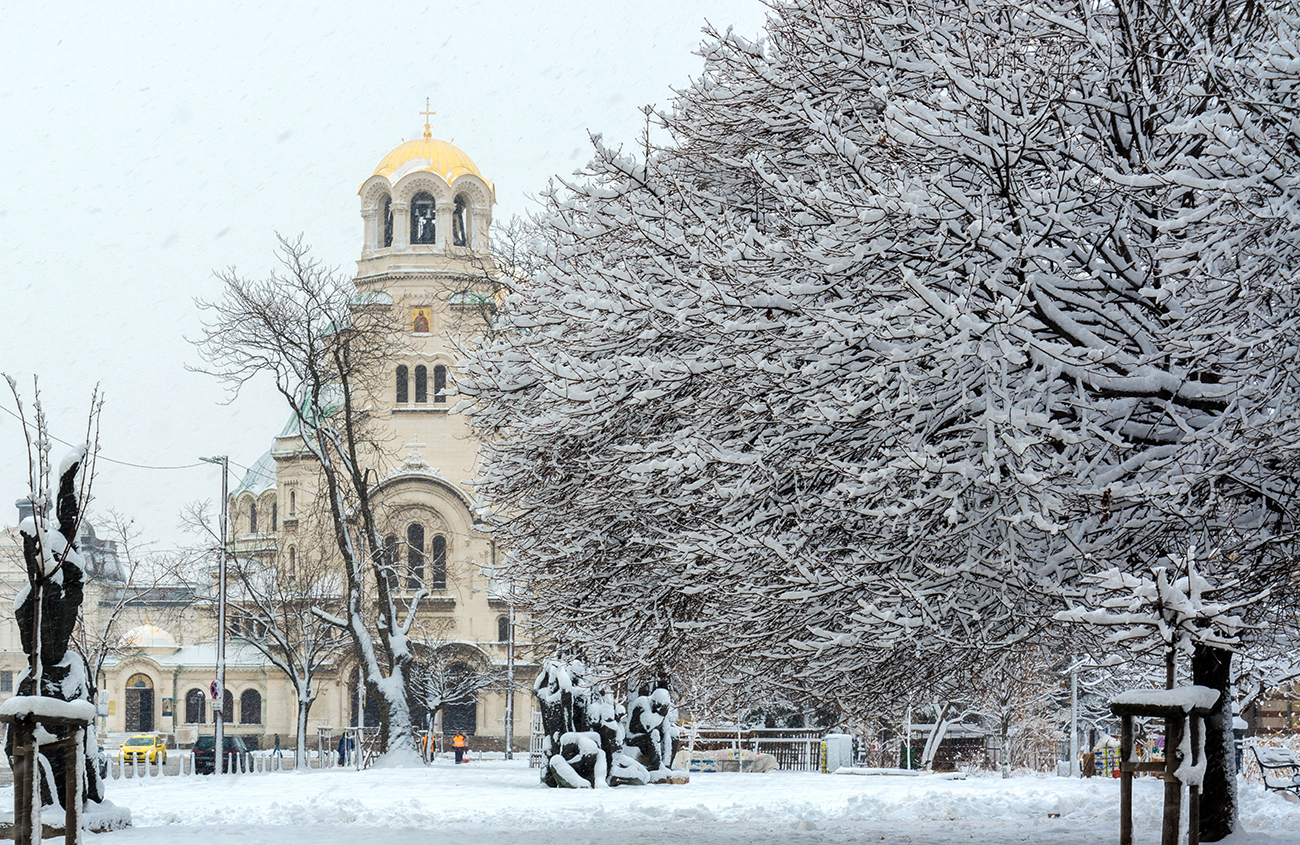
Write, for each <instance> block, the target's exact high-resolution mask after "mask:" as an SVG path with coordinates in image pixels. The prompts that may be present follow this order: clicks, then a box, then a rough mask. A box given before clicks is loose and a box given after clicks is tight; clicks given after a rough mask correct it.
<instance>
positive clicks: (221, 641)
mask: <svg viewBox="0 0 1300 845" xmlns="http://www.w3.org/2000/svg"><path fill="white" fill-rule="evenodd" d="M199 460H201V461H204V462H206V463H209V464H220V465H221V549H220V551H219V552H218V553H217V694H216V706H215V707H214V709H215V710H216V713H215V715H216V720H215V721H216V726H217V728H216V735H215V736H214V737H213V748H212V752H213V756H212V774H213V776H220V775H221V773H222V769H223V768H224V766H223V763H225V756H226V755H225V751H226V746H225V737H226V724H225V722H226V525H227V524H228V523H229V521H230V520H229V514H228V513H227V511H228V504H227V502H228V499H229V492H228V491H229V485H230V480H229V479H230V457H229V456H228V455H218V456H216V457H213V458H199Z"/></svg>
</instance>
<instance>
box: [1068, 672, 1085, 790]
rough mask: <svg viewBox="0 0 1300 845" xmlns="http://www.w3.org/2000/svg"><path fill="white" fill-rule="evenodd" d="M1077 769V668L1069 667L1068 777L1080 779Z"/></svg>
mask: <svg viewBox="0 0 1300 845" xmlns="http://www.w3.org/2000/svg"><path fill="white" fill-rule="evenodd" d="M1082 776H1083V772H1082V771H1081V770H1080V767H1079V667H1078V666H1071V667H1070V777H1072V778H1073V777H1082Z"/></svg>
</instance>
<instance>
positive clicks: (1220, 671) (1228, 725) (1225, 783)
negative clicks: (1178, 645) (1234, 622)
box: [1192, 644, 1237, 842]
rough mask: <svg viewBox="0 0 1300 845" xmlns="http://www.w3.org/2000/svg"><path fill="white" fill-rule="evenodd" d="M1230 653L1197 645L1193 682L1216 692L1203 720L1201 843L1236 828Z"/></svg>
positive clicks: (1220, 836)
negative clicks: (1208, 712) (1213, 704)
mask: <svg viewBox="0 0 1300 845" xmlns="http://www.w3.org/2000/svg"><path fill="white" fill-rule="evenodd" d="M1231 666H1232V652H1230V651H1224V650H1223V649H1218V648H1209V647H1206V646H1203V645H1200V644H1197V646H1196V650H1195V651H1194V652H1193V653H1192V683H1194V684H1197V685H1199V686H1203V687H1209V688H1210V689H1214V690H1218V691H1219V702H1218V704H1217V705H1216V706H1215V708H1214V712H1213V713H1211V714H1210V716H1209V718H1207V719H1206V720H1205V782H1204V784H1203V785H1202V786H1201V824H1200V832H1201V841H1202V842H1218V841H1220V840H1221V839H1224V838H1225V837H1227V836H1228V835H1229V834H1230V833H1232V831H1233V830H1234V829H1235V828H1236V827H1237V775H1236V748H1235V745H1234V742H1233V736H1232V696H1231V694H1230V693H1231V691H1230V689H1229V687H1230V686H1231V673H1230V669H1231Z"/></svg>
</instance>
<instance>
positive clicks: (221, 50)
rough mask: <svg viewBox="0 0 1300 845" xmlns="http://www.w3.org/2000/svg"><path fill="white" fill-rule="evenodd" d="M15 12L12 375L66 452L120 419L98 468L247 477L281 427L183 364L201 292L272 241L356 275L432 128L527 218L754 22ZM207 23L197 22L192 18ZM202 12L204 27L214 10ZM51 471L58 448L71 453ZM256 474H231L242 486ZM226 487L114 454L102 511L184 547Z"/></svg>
mask: <svg viewBox="0 0 1300 845" xmlns="http://www.w3.org/2000/svg"><path fill="white" fill-rule="evenodd" d="M276 5H277V6H279V7H280V8H272V7H271V6H269V5H267V4H263V3H247V4H239V3H236V4H228V5H227V4H206V5H204V6H200V5H188V6H187V4H176V3H165V4H164V3H156V4H139V3H136V4H131V5H130V6H129V7H128V4H117V3H94V4H89V3H87V4H80V5H78V4H58V5H50V4H40V3H28V4H6V7H5V15H4V17H5V20H4V25H3V27H0V163H2V167H0V179H2V180H3V188H2V189H0V261H2V262H3V263H2V264H0V266H2V267H3V271H2V272H3V276H0V314H2V315H3V323H2V324H0V325H2V331H0V371H3V372H5V373H8V374H9V375H12V376H14V377H16V378H17V379H18V380H19V383H20V385H21V389H22V394H23V397H24V399H26V400H28V401H29V402H30V398H31V395H32V390H31V379H32V376H33V374H36V375H39V376H40V379H41V392H42V398H43V400H44V405H45V409H46V412H47V414H48V415H49V417H50V419H51V427H52V430H53V433H54V435H55V436H56V437H61V438H63V439H65V440H69V441H76V440H78V439H79V438H80V437H81V436H82V432H83V431H84V427H85V415H86V410H87V406H88V403H89V398H90V393H91V390H92V388H93V387H94V386H95V384H97V383H98V384H99V386H100V388H101V390H102V391H103V393H104V397H105V404H104V413H103V420H102V436H101V455H102V457H103V458H104V459H112V460H116V461H122V462H129V463H136V464H147V465H154V466H184V465H189V464H194V463H195V462H196V460H197V458H198V457H199V456H204V455H217V454H226V453H228V454H229V455H230V456H231V460H232V462H237V463H238V464H242V465H244V466H248V465H251V464H252V463H253V462H254V461H255V460H256V459H257V458H258V457H259V456H260V455H261V454H262V453H263V452H264V451H265V450H266V449H267V448H269V446H270V438H271V437H272V435H274V434H275V433H276V432H277V431H278V430H279V428H280V427H281V426H282V424H283V423H284V421H285V419H286V417H287V412H286V410H285V409H284V407H283V406H282V405H281V404H280V402H279V400H278V399H276V398H275V397H274V396H273V395H271V394H270V392H269V391H267V390H262V391H257V390H253V391H246V392H245V394H244V395H242V396H241V397H240V398H238V399H237V400H235V401H234V402H233V403H232V404H229V405H223V404H221V403H222V400H223V390H222V387H221V386H220V385H219V384H218V383H216V382H215V380H214V379H212V378H211V377H209V376H204V375H200V374H197V373H192V372H189V371H187V370H186V365H187V364H188V365H194V364H196V363H198V359H197V356H196V354H195V352H194V348H193V347H192V346H191V345H190V344H189V343H188V342H187V340H186V338H193V337H195V336H197V334H198V327H199V325H200V317H199V314H198V312H197V311H196V309H195V307H194V299H195V298H196V297H201V298H208V299H211V298H215V297H217V295H218V293H219V287H218V284H217V282H216V281H215V279H214V278H213V271H214V270H215V269H219V268H225V267H228V266H234V267H236V268H237V269H238V270H239V271H241V272H243V273H246V274H249V275H254V274H258V273H260V272H261V271H263V270H264V269H266V268H267V267H269V266H270V263H271V254H272V250H273V248H274V243H275V232H276V231H281V232H284V233H286V234H298V233H302V234H303V235H304V236H305V239H306V240H307V242H308V243H310V244H312V245H313V246H314V248H315V252H316V254H317V255H318V256H320V257H321V258H323V259H325V260H326V261H327V262H329V263H331V264H334V265H337V266H339V267H340V268H342V269H343V270H344V271H346V272H349V273H351V272H354V271H355V263H354V262H355V261H356V259H357V258H358V257H359V254H360V247H361V231H362V226H361V217H360V214H359V201H358V198H357V188H358V186H359V185H360V184H361V182H363V181H364V180H365V179H366V178H367V177H369V176H370V174H371V173H372V172H373V170H374V168H375V165H376V164H378V162H379V160H380V159H381V158H383V156H384V155H385V154H386V153H387V152H388V151H389V150H390V149H392V148H393V147H394V146H396V145H397V144H399V143H400V142H402V141H403V140H409V139H411V138H414V137H418V136H419V134H420V132H421V129H422V120H423V119H422V118H421V117H420V116H419V114H418V113H419V112H420V111H421V110H423V109H424V103H425V98H426V97H428V98H429V99H430V101H431V103H432V108H433V109H434V110H435V111H436V112H437V115H436V116H435V117H434V118H433V121H432V128H433V134H434V136H435V137H439V138H444V139H447V140H450V141H453V142H454V143H455V144H456V145H457V146H459V147H460V148H461V149H463V150H464V151H465V152H466V153H467V154H469V156H470V157H471V158H472V159H473V160H474V162H475V163H476V164H477V165H478V167H479V169H480V170H481V171H482V172H483V174H484V175H485V176H486V177H487V178H488V179H491V180H493V181H494V182H495V183H496V187H497V207H496V208H495V210H494V214H495V218H496V220H498V221H504V220H506V219H508V218H509V217H510V216H511V215H514V214H524V213H527V212H528V211H529V210H530V208H532V207H533V206H532V204H531V202H530V200H529V199H528V197H529V196H532V195H536V194H537V193H539V192H540V191H541V190H542V189H543V188H544V187H545V185H546V183H547V180H548V178H550V177H551V176H552V175H555V174H562V175H567V174H569V173H571V172H573V171H574V170H575V169H577V168H579V167H581V166H582V165H583V164H584V163H585V162H586V160H587V159H588V158H589V157H590V156H589V150H590V145H589V142H588V140H587V134H588V132H599V133H602V134H603V135H604V136H605V138H606V140H607V141H616V140H618V141H625V142H627V143H635V141H636V137H637V133H638V132H639V131H640V129H641V127H642V126H643V125H644V118H643V117H642V115H641V113H640V112H639V108H640V107H641V106H643V105H645V104H656V105H661V106H662V105H664V104H666V103H667V101H668V99H669V97H670V96H671V90H670V89H671V88H672V87H680V86H681V85H682V84H684V83H685V82H686V81H687V80H689V79H690V78H691V77H694V76H696V75H697V74H698V73H699V71H700V68H701V66H702V63H701V60H700V59H699V58H698V57H697V56H695V55H694V52H695V50H696V49H697V47H698V45H699V43H700V41H701V39H702V35H701V32H700V30H701V28H702V27H703V25H704V23H705V21H706V20H707V21H709V22H711V23H713V24H714V25H716V26H718V27H719V28H720V29H725V28H726V27H727V26H734V27H735V28H736V30H737V31H738V32H740V33H741V34H744V35H746V36H754V35H756V34H757V33H758V32H759V30H760V29H761V28H762V24H763V20H764V16H765V11H766V10H765V9H764V7H763V6H762V5H761V4H760V3H759V2H758V0H635V1H634V2H633V0H594V1H593V2H578V0H572V1H571V2H564V0H561V1H560V2H550V3H538V2H505V0H501V2H481V3H475V2H447V3H426V2H417V3H411V4H388V5H380V4H358V3H354V2H347V3H344V2H335V3H324V4H306V3H302V4H297V3H295V4H276ZM198 10H202V11H201V12H199V11H198ZM199 15H201V16H199ZM0 409H4V410H3V411H0V525H11V524H13V523H15V522H16V514H17V511H16V510H15V509H14V508H13V507H12V502H13V501H14V500H16V499H18V498H19V497H21V496H24V495H26V493H27V491H28V483H27V461H26V452H25V446H24V443H23V438H22V436H21V430H20V427H19V425H18V423H17V421H16V420H15V419H14V418H13V417H12V416H10V415H9V414H8V413H5V412H4V411H13V410H14V402H13V398H12V397H11V396H10V395H9V394H8V391H7V390H6V391H5V393H4V395H3V396H0ZM55 451H56V454H55V456H54V460H55V462H56V463H57V461H58V460H59V458H60V457H61V456H62V454H63V453H64V452H66V447H63V446H61V445H59V444H56V447H55ZM242 473H243V470H242V469H239V468H238V467H235V466H232V480H231V484H232V486H233V485H234V484H237V483H238V481H239V478H240V477H241V476H242ZM220 483H221V482H220V471H219V469H217V468H216V467H213V466H209V465H207V464H203V465H201V466H199V467H190V468H186V469H176V470H146V469H134V468H131V467H127V466H123V465H121V464H119V463H111V462H109V461H108V460H104V461H103V462H101V464H100V467H99V477H98V479H97V481H96V489H95V498H96V501H95V502H94V504H93V506H92V513H100V514H102V513H103V512H105V511H106V510H108V509H110V508H111V509H114V510H116V511H118V512H120V513H122V514H125V515H127V516H130V517H132V518H134V519H135V521H136V525H137V527H138V528H139V529H140V530H141V531H142V533H143V536H144V538H145V539H152V540H155V541H157V542H158V545H159V547H160V548H170V547H173V546H175V545H177V544H180V543H185V542H192V539H191V538H188V537H187V536H186V535H185V534H183V533H182V532H181V531H180V529H179V527H178V522H179V513H180V510H181V507H182V506H183V505H184V504H185V503H187V502H192V501H196V500H202V499H209V500H212V501H213V502H215V501H216V500H217V499H218V497H219V493H220Z"/></svg>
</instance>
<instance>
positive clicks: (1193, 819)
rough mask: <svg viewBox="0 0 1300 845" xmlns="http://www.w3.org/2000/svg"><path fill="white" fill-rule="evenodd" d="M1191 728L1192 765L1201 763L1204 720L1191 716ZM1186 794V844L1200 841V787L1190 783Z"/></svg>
mask: <svg viewBox="0 0 1300 845" xmlns="http://www.w3.org/2000/svg"><path fill="white" fill-rule="evenodd" d="M1190 727H1191V729H1192V765H1193V766H1197V765H1201V764H1202V763H1203V761H1202V759H1201V753H1200V751H1201V737H1202V736H1204V734H1203V731H1204V729H1205V724H1204V720H1203V719H1202V718H1201V717H1200V716H1196V715H1193V716H1192V717H1191V725H1190ZM1190 790H1191V791H1190V793H1189V794H1188V796H1187V845H1200V843H1201V787H1200V786H1198V785H1197V784H1192V785H1191V787H1190Z"/></svg>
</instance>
